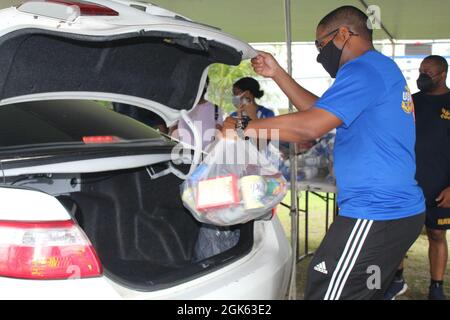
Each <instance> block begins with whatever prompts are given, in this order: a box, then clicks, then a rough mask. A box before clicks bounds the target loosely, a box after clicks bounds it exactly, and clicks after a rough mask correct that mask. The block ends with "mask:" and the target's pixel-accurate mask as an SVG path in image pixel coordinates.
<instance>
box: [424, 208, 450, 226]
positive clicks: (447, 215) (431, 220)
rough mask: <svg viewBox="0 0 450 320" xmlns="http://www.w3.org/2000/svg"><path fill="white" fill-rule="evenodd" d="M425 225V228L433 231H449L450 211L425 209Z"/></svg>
mask: <svg viewBox="0 0 450 320" xmlns="http://www.w3.org/2000/svg"><path fill="white" fill-rule="evenodd" d="M425 225H426V226H427V228H429V229H435V230H448V229H450V209H449V208H430V207H427V217H426V220H425Z"/></svg>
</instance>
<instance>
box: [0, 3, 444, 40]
mask: <svg viewBox="0 0 450 320" xmlns="http://www.w3.org/2000/svg"><path fill="white" fill-rule="evenodd" d="M141 1H143V0H141ZM20 2H21V0H0V8H5V7H8V6H10V5H13V4H17V3H20ZM143 2H145V1H143ZM146 2H151V3H154V4H156V5H159V6H161V7H164V8H166V9H169V10H172V11H175V12H178V13H179V14H181V15H184V16H187V17H189V18H191V19H193V20H195V21H198V22H202V23H206V24H209V25H213V26H217V27H219V28H221V29H222V30H224V31H225V32H227V33H230V34H232V35H235V36H236V37H238V38H240V39H242V40H245V41H247V42H283V41H285V30H284V0H147V1H146ZM366 2H367V3H368V4H369V5H377V6H379V7H380V9H381V20H382V22H383V24H384V25H385V26H386V28H387V29H388V30H389V32H390V33H391V34H392V35H393V37H394V38H395V39H402V40H407V39H449V38H450V19H449V16H448V14H449V12H450V0H373V1H370V0H366ZM291 3H292V4H291V6H292V36H293V41H313V40H314V38H315V28H316V26H317V23H318V22H319V21H320V19H321V18H322V17H323V16H324V15H325V14H327V13H328V12H330V11H331V10H333V9H335V8H337V7H339V6H341V5H354V6H357V7H359V8H361V9H363V10H364V11H365V8H364V6H363V5H362V4H361V2H360V1H359V0H352V1H343V0H291ZM375 38H376V39H387V36H386V34H385V33H384V32H383V31H382V30H376V31H375Z"/></svg>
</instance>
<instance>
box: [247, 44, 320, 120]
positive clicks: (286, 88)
mask: <svg viewBox="0 0 450 320" xmlns="http://www.w3.org/2000/svg"><path fill="white" fill-rule="evenodd" d="M252 65H253V69H254V70H255V72H256V73H257V74H259V75H261V76H263V77H266V78H272V79H273V80H274V81H275V82H276V84H277V85H278V86H279V87H280V89H281V90H282V91H283V92H284V94H285V95H286V96H287V97H288V98H289V100H290V101H291V102H292V104H293V105H294V106H295V107H296V108H297V110H298V111H306V110H309V109H310V108H312V107H313V106H314V104H315V103H316V101H317V100H318V99H319V98H318V97H317V96H316V95H315V94H313V93H311V92H310V91H308V90H306V89H305V88H303V87H302V86H301V85H299V84H298V83H297V82H296V81H295V80H294V79H292V77H291V76H290V75H289V74H288V73H287V72H286V71H285V70H284V69H283V68H282V67H281V66H280V65H279V64H278V62H277V61H276V60H275V58H274V57H273V56H272V55H271V54H269V53H266V52H262V51H259V52H258V56H257V57H255V58H253V59H252Z"/></svg>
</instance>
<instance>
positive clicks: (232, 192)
mask: <svg viewBox="0 0 450 320" xmlns="http://www.w3.org/2000/svg"><path fill="white" fill-rule="evenodd" d="M272 163H273V161H272V162H271V161H270V160H269V159H267V157H266V156H265V155H264V154H263V153H261V152H259V151H258V149H257V148H256V146H255V145H254V144H253V143H252V142H251V141H246V140H242V139H238V140H227V139H220V140H218V141H217V142H216V143H215V145H214V146H213V147H211V148H209V154H208V155H207V156H206V158H205V159H204V161H203V162H202V163H201V164H200V165H199V166H198V167H197V169H196V170H195V171H194V172H193V174H192V175H191V176H190V177H189V178H188V179H187V180H186V181H185V182H184V183H183V184H182V186H181V198H182V200H183V204H184V206H185V207H186V208H187V209H188V210H189V211H190V212H191V213H192V214H193V216H194V217H195V218H196V219H197V220H198V221H200V222H202V223H206V224H212V225H216V226H230V225H236V224H241V223H246V222H248V221H251V220H255V219H261V218H264V217H267V216H268V215H270V214H271V212H272V209H273V208H274V207H275V206H277V205H278V204H279V203H280V202H281V201H282V200H283V198H284V197H285V195H286V192H287V183H286V179H285V178H284V177H283V176H282V174H281V173H280V172H279V170H278V168H276V167H275V166H274V165H273V164H272Z"/></svg>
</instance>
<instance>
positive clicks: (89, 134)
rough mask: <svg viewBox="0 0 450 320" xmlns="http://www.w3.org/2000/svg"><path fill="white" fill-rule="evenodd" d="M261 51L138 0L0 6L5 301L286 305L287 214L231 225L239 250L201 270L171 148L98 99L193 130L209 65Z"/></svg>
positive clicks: (1, 289) (0, 266) (0, 281)
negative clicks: (182, 122)
mask: <svg viewBox="0 0 450 320" xmlns="http://www.w3.org/2000/svg"><path fill="white" fill-rule="evenodd" d="M21 3H22V1H21ZM254 55H255V52H254V50H253V49H252V48H251V47H250V46H249V45H248V44H246V43H243V42H241V41H239V40H237V39H235V38H233V37H231V36H229V35H226V34H224V33H222V32H221V31H220V30H218V29H215V28H212V27H208V26H205V25H202V24H198V23H194V22H192V21H190V20H188V19H186V18H184V17H181V16H179V15H177V14H175V13H173V12H170V11H167V10H164V9H162V8H159V7H157V6H154V5H150V4H143V3H140V2H129V1H124V0H89V2H85V1H78V0H73V1H72V0H37V1H36V0H32V1H27V2H24V3H23V4H21V5H20V4H19V5H18V6H17V7H11V8H8V9H4V10H0V181H1V186H0V299H283V298H284V297H285V294H286V290H287V286H288V282H289V276H290V271H291V259H292V256H291V250H290V246H289V243H288V241H287V239H286V237H285V234H284V231H283V229H282V226H281V224H280V222H279V220H278V218H277V217H273V218H272V219H270V220H266V221H255V222H250V223H247V224H244V225H238V226H233V227H232V228H231V229H232V230H233V231H234V232H235V233H234V234H235V235H236V234H238V236H239V238H238V240H237V243H235V244H234V245H233V246H232V247H231V248H229V249H227V250H225V251H223V252H220V253H218V254H216V255H214V256H212V257H209V258H204V259H201V260H200V261H197V260H196V259H195V257H194V255H195V250H194V249H195V246H196V243H197V240H198V235H199V230H200V228H201V227H202V225H201V224H200V223H198V222H197V221H196V220H195V219H194V218H193V217H192V216H191V215H190V214H189V213H188V211H186V210H185V209H184V207H183V205H182V202H181V200H180V194H179V193H180V189H179V188H180V184H181V183H182V181H183V180H182V179H183V178H185V174H186V172H187V171H189V167H188V168H182V167H177V166H175V165H174V164H173V163H172V162H171V150H172V148H173V147H174V145H175V143H174V142H173V141H172V140H170V139H169V138H167V137H164V136H162V135H160V134H159V133H158V131H156V130H153V129H152V128H150V127H148V126H146V125H144V124H142V123H140V122H138V121H136V120H133V119H131V118H129V117H127V116H124V115H121V114H119V113H116V112H114V111H113V110H111V109H108V108H107V107H105V106H103V105H100V104H98V103H96V102H94V101H109V102H115V103H124V104H129V105H134V106H137V107H139V108H143V109H147V110H150V111H152V112H154V113H156V114H158V115H159V116H160V117H162V118H163V119H164V120H165V122H166V123H167V124H168V125H171V124H173V123H174V122H175V121H177V120H178V119H179V118H180V117H184V118H186V119H187V120H189V119H188V118H187V116H186V114H187V112H186V110H190V109H191V108H192V107H193V106H194V105H195V104H196V103H197V101H198V100H199V98H200V95H201V92H202V89H203V86H204V83H205V80H206V75H207V69H208V66H209V65H210V64H212V63H225V64H229V65H237V64H239V63H240V62H241V61H242V60H243V59H248V58H251V57H253V56H254ZM196 156H198V150H196ZM186 169H187V171H186ZM192 169H193V168H191V170H192ZM183 170H185V171H183Z"/></svg>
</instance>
